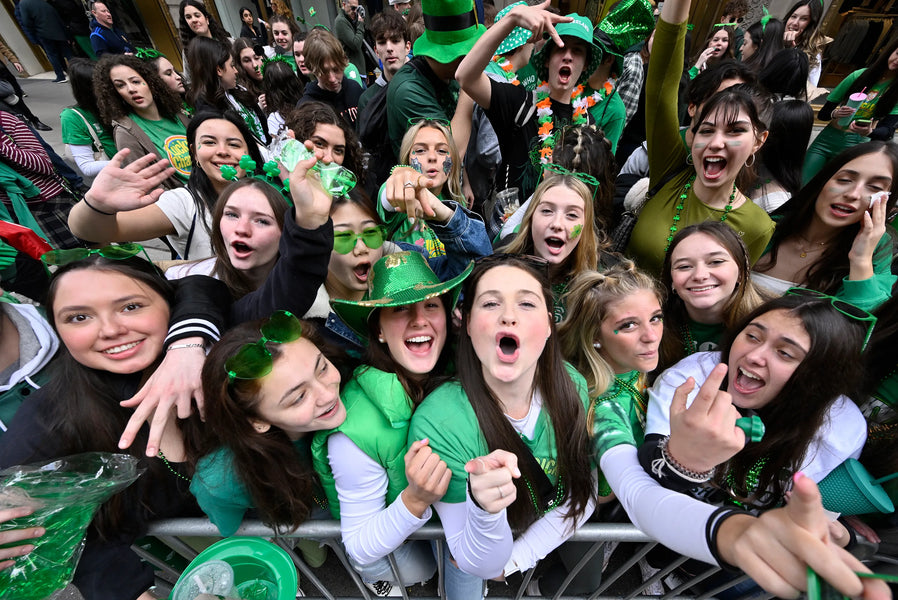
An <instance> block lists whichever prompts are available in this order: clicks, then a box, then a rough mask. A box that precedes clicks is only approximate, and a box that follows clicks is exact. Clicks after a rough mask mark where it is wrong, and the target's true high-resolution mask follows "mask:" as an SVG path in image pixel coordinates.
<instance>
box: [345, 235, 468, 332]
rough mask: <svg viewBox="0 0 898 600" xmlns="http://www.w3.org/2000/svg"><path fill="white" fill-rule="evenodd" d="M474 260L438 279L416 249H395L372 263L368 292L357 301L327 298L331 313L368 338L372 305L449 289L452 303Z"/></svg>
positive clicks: (424, 297) (419, 298)
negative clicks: (447, 277) (395, 250)
mask: <svg viewBox="0 0 898 600" xmlns="http://www.w3.org/2000/svg"><path fill="white" fill-rule="evenodd" d="M473 269H474V263H473V262H471V264H469V265H468V267H467V268H466V269H465V270H464V271H462V272H461V274H460V275H457V276H456V277H453V278H452V279H450V280H449V281H445V282H442V281H440V279H439V277H437V276H436V274H435V273H434V272H433V270H432V269H431V268H430V265H428V264H427V260H426V259H425V258H424V257H423V256H422V255H421V254H419V253H418V252H396V253H393V254H388V255H387V256H384V257H383V258H381V259H380V260H379V261H377V262H376V263H374V265H373V266H372V267H371V271H370V272H369V273H368V291H367V292H365V296H364V297H363V298H362V299H361V300H359V301H358V302H354V301H352V300H337V299H334V300H331V306H332V307H333V308H334V312H335V313H337V315H338V316H339V317H340V318H341V319H343V322H344V323H346V324H347V325H348V326H349V327H350V328H351V329H352V330H353V331H355V332H356V333H357V334H359V335H360V336H362V338H363V339H364V338H367V337H368V317H369V316H370V315H371V312H372V311H374V309H375V308H386V307H388V306H403V305H406V304H415V303H416V302H421V301H422V300H427V299H429V298H435V297H436V296H441V295H443V294H446V293H448V292H452V298H451V300H452V306H455V303H456V301H457V300H458V295H459V294H460V293H461V282H462V281H464V280H465V278H466V277H467V276H468V275H470V274H471V271H472V270H473Z"/></svg>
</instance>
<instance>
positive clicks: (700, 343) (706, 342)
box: [681, 319, 726, 354]
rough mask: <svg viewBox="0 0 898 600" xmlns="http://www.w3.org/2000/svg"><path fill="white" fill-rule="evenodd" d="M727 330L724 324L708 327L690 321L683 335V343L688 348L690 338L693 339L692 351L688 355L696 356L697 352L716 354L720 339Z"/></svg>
mask: <svg viewBox="0 0 898 600" xmlns="http://www.w3.org/2000/svg"><path fill="white" fill-rule="evenodd" d="M725 330H726V327H725V326H724V324H723V323H714V324H712V325H708V324H706V323H699V322H697V321H693V320H692V319H689V322H688V324H687V325H686V327H685V328H684V331H683V332H681V333H682V334H683V342H684V344H686V345H687V346H688V345H689V341H690V340H689V338H690V337H691V338H692V351H691V352H689V353H688V354H694V353H695V352H714V351H715V350H717V346H718V345H719V344H720V338H721V336H723V332H724V331H725Z"/></svg>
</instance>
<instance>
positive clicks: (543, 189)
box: [505, 173, 605, 275]
mask: <svg viewBox="0 0 898 600" xmlns="http://www.w3.org/2000/svg"><path fill="white" fill-rule="evenodd" d="M558 186H564V187H566V188H568V189H569V190H572V191H574V192H575V193H576V194H577V195H578V196H580V197H581V198H582V199H583V231H582V232H581V234H580V241H579V243H578V244H577V247H576V248H575V249H574V251H573V252H572V253H571V256H569V257H568V258H567V260H568V262H569V266H568V273H569V274H574V275H576V274H577V273H582V272H583V271H595V269H596V265H597V264H598V260H599V259H598V257H599V254H601V252H602V250H604V249H605V243H604V241H602V242H600V239H602V240H604V238H602V237H600V235H599V232H598V230H597V229H596V222H595V214H594V212H595V209H594V207H593V202H592V192H591V191H590V189H589V186H587V185H586V184H585V183H583V182H582V181H580V180H579V179H577V178H576V177H574V176H573V175H562V174H559V173H553V174H551V175H548V176H546V177H545V178H544V179H543V181H542V183H540V184H539V185H538V186H536V190H534V192H533V199H532V200H531V201H530V205H529V206H528V207H527V211H526V212H525V213H524V220H523V221H521V228H520V230H519V231H518V234H517V235H516V236H515V237H514V239H513V240H511V243H510V244H508V246H507V247H506V248H505V252H507V253H508V254H535V253H536V252H535V250H534V246H533V236H532V235H531V232H530V228H531V226H532V223H533V214H534V213H535V212H536V208H537V207H538V206H539V203H540V201H542V198H543V196H544V195H545V194H546V193H547V192H548V191H549V190H550V189H552V188H554V187H558ZM572 259H573V264H570V261H571V260H572Z"/></svg>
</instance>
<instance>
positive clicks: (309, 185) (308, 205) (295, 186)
mask: <svg viewBox="0 0 898 600" xmlns="http://www.w3.org/2000/svg"><path fill="white" fill-rule="evenodd" d="M304 145H305V147H306V149H307V150H309V151H311V152H312V153H313V154H314V156H313V157H311V158H308V159H306V160H301V161H299V162H298V163H296V167H295V168H294V169H293V171H292V172H291V173H290V176H289V178H288V180H289V182H290V197H291V198H292V199H293V204H294V206H295V207H296V224H297V225H299V226H300V227H302V228H303V229H316V228H318V227H321V226H322V225H324V224H325V223H327V220H328V219H329V218H330V210H331V203H332V202H333V199H332V198H331V195H330V194H328V193H327V192H325V191H324V189H323V188H322V187H321V182H320V181H318V176H317V174H316V173H315V171H312V167H314V166H315V163H317V162H318V161H323V160H324V151H323V150H321V149H320V148H315V145H314V144H312V142H310V141H309V140H306V141H305V143H304Z"/></svg>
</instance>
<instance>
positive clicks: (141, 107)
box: [93, 54, 193, 190]
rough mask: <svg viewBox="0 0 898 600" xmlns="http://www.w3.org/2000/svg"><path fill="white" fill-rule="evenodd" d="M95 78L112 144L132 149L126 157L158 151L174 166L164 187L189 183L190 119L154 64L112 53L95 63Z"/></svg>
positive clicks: (120, 148) (130, 159)
mask: <svg viewBox="0 0 898 600" xmlns="http://www.w3.org/2000/svg"><path fill="white" fill-rule="evenodd" d="M93 81H94V90H95V92H96V95H97V107H98V108H99V110H100V118H101V120H102V121H103V123H105V124H106V125H107V126H108V127H110V128H111V129H112V135H113V138H114V139H115V145H116V148H118V149H119V150H123V149H125V148H127V149H128V150H129V151H130V153H129V155H128V158H127V159H126V160H127V161H128V162H131V161H135V160H137V159H138V158H140V157H142V156H146V155H147V154H155V155H156V156H161V157H163V158H165V159H167V160H168V162H169V163H170V164H171V166H172V167H173V168H174V169H175V171H174V174H173V175H172V176H171V177H170V178H169V179H168V180H167V181H166V182H165V183H164V184H163V188H165V189H169V190H170V189H175V188H178V187H181V186H183V185H184V184H185V183H187V181H188V179H189V177H190V173H191V171H192V166H193V162H192V160H191V159H192V157H191V156H190V150H189V148H188V145H187V142H186V135H185V134H186V131H187V125H188V122H189V120H188V119H187V117H186V116H184V115H182V114H181V113H180V109H181V99H180V97H179V96H178V95H177V94H176V93H175V92H173V91H172V90H171V88H169V87H168V85H166V84H165V82H163V81H162V79H161V78H160V77H159V74H158V72H157V70H156V68H155V67H154V66H152V65H150V64H148V63H146V62H144V61H143V60H141V59H139V58H137V57H136V56H130V55H125V54H110V55H107V56H104V57H103V58H102V59H101V60H100V62H99V63H97V68H96V70H95V71H94V75H93Z"/></svg>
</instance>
